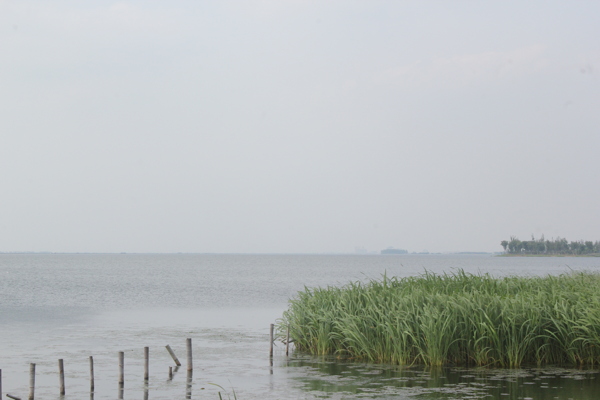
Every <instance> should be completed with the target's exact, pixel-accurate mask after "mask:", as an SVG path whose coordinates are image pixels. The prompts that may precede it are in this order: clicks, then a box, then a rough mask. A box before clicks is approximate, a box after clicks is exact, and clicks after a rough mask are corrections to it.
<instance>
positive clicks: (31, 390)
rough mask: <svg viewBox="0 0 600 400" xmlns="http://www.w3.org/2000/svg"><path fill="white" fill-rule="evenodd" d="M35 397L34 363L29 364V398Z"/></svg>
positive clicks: (32, 399) (31, 399) (30, 399)
mask: <svg viewBox="0 0 600 400" xmlns="http://www.w3.org/2000/svg"><path fill="white" fill-rule="evenodd" d="M34 398H35V364H34V363H31V364H29V400H34Z"/></svg>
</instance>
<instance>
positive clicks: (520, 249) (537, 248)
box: [500, 235, 600, 255]
mask: <svg viewBox="0 0 600 400" xmlns="http://www.w3.org/2000/svg"><path fill="white" fill-rule="evenodd" d="M500 244H501V245H502V247H504V251H505V252H506V253H508V254H573V255H580V254H592V253H600V241H595V242H591V241H585V242H584V241H583V240H579V241H577V242H569V241H567V239H564V238H560V237H558V238H556V239H554V238H553V239H552V240H547V239H544V235H542V237H540V238H539V239H537V240H536V239H535V238H534V237H533V235H532V236H531V240H523V241H521V240H519V239H518V238H516V237H514V236H511V237H510V241H507V240H503V241H502V242H500Z"/></svg>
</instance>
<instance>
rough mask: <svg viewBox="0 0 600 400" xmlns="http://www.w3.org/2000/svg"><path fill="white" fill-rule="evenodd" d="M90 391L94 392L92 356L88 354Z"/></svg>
mask: <svg viewBox="0 0 600 400" xmlns="http://www.w3.org/2000/svg"><path fill="white" fill-rule="evenodd" d="M90 392H92V393H93V392H94V357H92V356H90Z"/></svg>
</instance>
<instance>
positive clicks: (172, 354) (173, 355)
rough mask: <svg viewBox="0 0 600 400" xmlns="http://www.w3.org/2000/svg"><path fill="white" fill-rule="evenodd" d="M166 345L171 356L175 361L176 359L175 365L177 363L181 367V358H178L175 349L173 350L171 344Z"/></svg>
mask: <svg viewBox="0 0 600 400" xmlns="http://www.w3.org/2000/svg"><path fill="white" fill-rule="evenodd" d="M165 347H166V348H167V351H168V352H169V354H170V355H171V358H172V359H173V361H175V365H177V366H178V367H181V363H180V362H179V359H178V358H177V356H176V355H175V353H174V352H173V350H171V346H169V345H166V346H165Z"/></svg>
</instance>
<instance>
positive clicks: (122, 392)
mask: <svg viewBox="0 0 600 400" xmlns="http://www.w3.org/2000/svg"><path fill="white" fill-rule="evenodd" d="M124 392H125V385H124V384H123V383H119V397H118V398H119V400H121V399H122V398H123V395H124Z"/></svg>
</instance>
